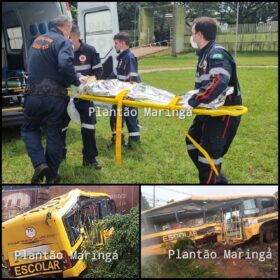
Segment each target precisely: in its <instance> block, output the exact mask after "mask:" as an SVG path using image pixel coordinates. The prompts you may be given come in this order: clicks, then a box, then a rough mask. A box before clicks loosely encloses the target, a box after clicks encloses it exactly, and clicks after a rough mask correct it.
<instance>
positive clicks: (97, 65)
mask: <svg viewBox="0 0 280 280" xmlns="http://www.w3.org/2000/svg"><path fill="white" fill-rule="evenodd" d="M101 67H102V63H98V64H96V65H94V66H92V67H91V69H92V70H93V69H97V68H101Z"/></svg>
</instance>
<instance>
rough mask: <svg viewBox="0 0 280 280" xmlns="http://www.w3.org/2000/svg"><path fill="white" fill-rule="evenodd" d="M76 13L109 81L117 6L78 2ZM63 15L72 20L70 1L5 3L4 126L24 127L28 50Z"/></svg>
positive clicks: (3, 17)
mask: <svg viewBox="0 0 280 280" xmlns="http://www.w3.org/2000/svg"><path fill="white" fill-rule="evenodd" d="M77 11H78V14H77V18H78V25H79V27H80V31H81V38H82V39H83V41H84V42H85V43H88V44H90V45H93V46H94V47H95V48H96V50H97V52H99V54H100V58H101V62H102V64H103V69H104V70H103V78H104V79H106V77H108V75H109V74H111V72H112V71H113V69H115V67H116V65H117V61H116V53H115V49H114V44H113V37H114V35H115V34H116V33H118V32H119V23H118V13H117V3H116V2H78V3H77ZM60 14H64V15H67V16H68V17H69V18H70V19H72V15H71V10H70V5H69V3H68V2H2V31H1V33H2V47H1V52H2V127H7V126H18V125H21V124H22V121H23V107H22V106H23V101H24V94H25V89H26V83H27V78H28V69H27V63H28V51H29V48H30V46H31V44H32V42H33V41H34V39H35V38H36V37H38V36H39V35H41V34H44V33H46V32H47V31H48V30H49V29H50V28H52V20H53V19H54V18H55V17H57V16H58V15H60Z"/></svg>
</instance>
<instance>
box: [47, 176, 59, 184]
mask: <svg viewBox="0 0 280 280" xmlns="http://www.w3.org/2000/svg"><path fill="white" fill-rule="evenodd" d="M60 180H61V177H60V175H58V174H57V175H56V177H55V178H53V177H50V176H48V177H47V181H46V182H47V184H49V185H55V184H58V183H60Z"/></svg>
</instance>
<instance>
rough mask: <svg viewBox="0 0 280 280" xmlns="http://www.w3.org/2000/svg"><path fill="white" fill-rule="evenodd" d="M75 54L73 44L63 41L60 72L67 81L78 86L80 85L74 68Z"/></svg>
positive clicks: (59, 58) (59, 53)
mask: <svg viewBox="0 0 280 280" xmlns="http://www.w3.org/2000/svg"><path fill="white" fill-rule="evenodd" d="M73 62H74V52H73V47H72V45H71V42H70V41H69V42H68V41H63V42H62V45H61V46H60V49H59V52H58V71H59V72H60V73H61V75H62V76H63V77H64V79H65V81H67V83H68V84H69V85H70V84H74V85H76V86H79V85H80V81H79V79H78V77H77V74H76V71H75V68H74V64H73Z"/></svg>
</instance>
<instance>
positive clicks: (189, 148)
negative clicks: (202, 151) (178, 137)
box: [187, 144, 197, 151]
mask: <svg viewBox="0 0 280 280" xmlns="http://www.w3.org/2000/svg"><path fill="white" fill-rule="evenodd" d="M195 149H197V148H196V147H195V145H193V144H188V145H187V150H188V151H189V150H195Z"/></svg>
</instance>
